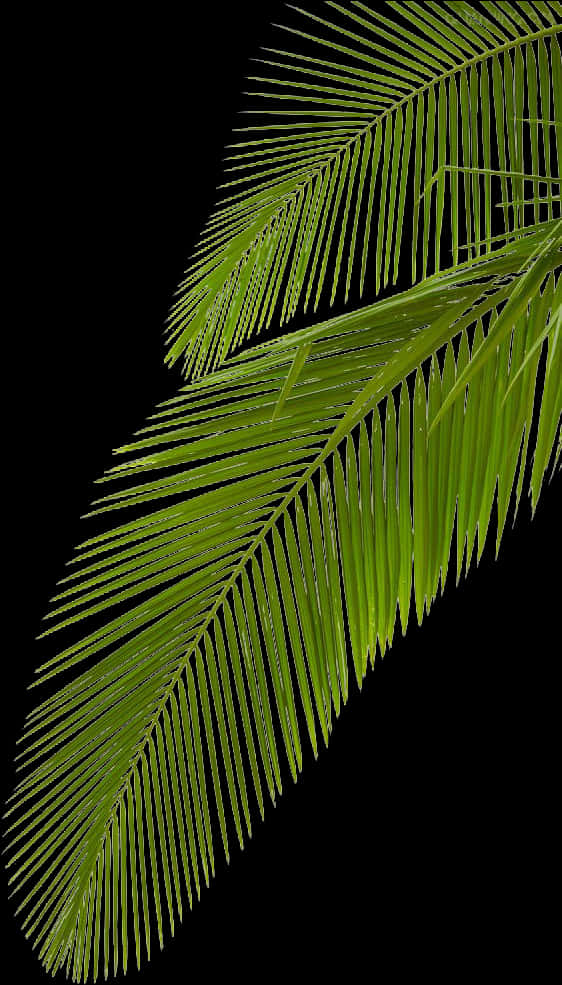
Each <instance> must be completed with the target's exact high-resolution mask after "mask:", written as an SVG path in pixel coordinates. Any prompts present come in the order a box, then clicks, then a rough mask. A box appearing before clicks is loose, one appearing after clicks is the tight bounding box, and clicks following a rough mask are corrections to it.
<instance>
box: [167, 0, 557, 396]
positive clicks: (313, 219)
mask: <svg viewBox="0 0 562 985" xmlns="http://www.w3.org/2000/svg"><path fill="white" fill-rule="evenodd" d="M289 6H292V5H289ZM324 7H327V8H329V11H328V14H327V16H326V17H323V16H319V15H318V14H316V13H311V12H307V11H304V10H300V8H294V10H295V12H296V20H295V24H296V25H298V26H293V25H289V26H287V27H286V28H284V30H285V31H286V32H288V33H289V34H290V35H292V36H297V37H298V39H299V44H300V46H301V50H300V51H299V52H298V53H296V52H294V51H291V50H290V49H285V48H266V49H265V50H264V52H263V57H262V58H260V59H258V61H259V62H260V63H261V64H262V65H263V69H262V73H263V74H260V75H258V74H256V75H254V76H252V77H251V79H252V81H253V82H254V83H256V86H257V87H258V88H257V90H256V91H253V92H252V95H254V96H257V97H259V98H260V100H261V106H260V107H259V108H258V109H257V110H255V112H256V113H258V114H259V117H260V119H259V121H258V122H257V123H256V124H255V125H254V126H252V125H250V126H248V127H245V128H242V133H241V139H240V140H239V141H238V143H236V144H235V145H234V147H233V148H232V153H231V154H230V155H229V157H228V158H227V165H228V167H227V175H226V177H227V180H226V182H225V184H224V185H223V186H222V188H223V189H224V193H225V196H226V197H225V198H223V200H222V201H221V202H220V203H219V205H218V206H217V208H216V210H215V211H214V213H213V214H212V215H211V217H210V219H209V221H208V223H207V224H206V226H205V228H204V230H203V233H202V236H201V239H200V241H199V244H198V248H197V250H196V252H195V254H194V256H193V259H192V263H191V266H190V267H189V269H188V270H187V272H186V277H185V279H184V281H183V282H182V284H181V285H180V287H179V289H178V297H177V300H176V301H175V303H174V305H173V308H172V311H171V313H170V317H169V326H168V330H169V350H168V356H167V360H168V361H169V362H170V363H174V362H175V361H176V360H178V359H180V358H181V359H183V361H184V365H185V371H186V373H193V375H194V376H195V377H197V376H200V375H201V374H202V373H204V372H205V371H206V370H207V369H209V368H212V367H215V366H216V365H218V364H220V363H221V362H223V361H224V359H225V358H226V357H227V356H228V354H229V353H230V352H231V351H232V350H233V349H234V348H235V347H237V346H239V345H240V344H241V343H243V342H244V341H245V340H246V339H248V338H249V337H250V336H251V335H252V334H254V333H257V332H260V331H261V330H262V329H264V328H268V327H269V326H270V325H271V321H272V318H273V317H274V316H275V319H276V323H278V324H281V325H283V324H284V323H285V322H286V321H287V320H289V319H290V318H291V317H292V316H293V315H294V314H295V312H296V311H297V308H298V306H299V305H302V308H303V310H304V311H307V310H308V308H309V305H311V306H312V307H313V308H314V310H316V308H317V305H318V303H319V300H320V298H321V297H322V296H323V294H324V293H325V294H326V296H329V300H330V303H333V302H334V300H335V298H336V296H339V297H342V298H343V300H345V301H347V300H348V297H349V295H350V292H351V291H352V290H355V291H356V293H357V294H358V295H359V296H362V295H363V291H364V288H365V285H366V283H368V280H367V279H369V282H372V283H373V286H374V288H375V290H376V293H377V294H378V293H379V291H380V290H381V289H383V288H384V287H386V286H387V285H388V284H389V283H390V282H391V281H392V282H394V283H395V282H396V279H397V276H398V270H399V261H400V257H401V254H403V253H404V244H405V243H406V244H408V258H407V259H408V262H409V263H410V264H411V277H412V282H414V281H415V280H416V278H418V277H419V276H421V277H425V276H426V275H427V273H428V271H431V270H434V271H436V270H438V269H439V268H440V266H441V265H442V262H443V257H442V255H441V254H442V237H443V232H444V231H445V230H447V231H449V230H450V235H451V243H452V257H445V258H444V260H445V266H448V265H449V264H450V262H451V259H452V262H453V263H457V262H458V259H459V253H460V251H461V249H462V247H461V243H462V242H463V240H472V241H478V242H479V246H478V247H475V248H474V249H473V255H476V254H477V253H478V254H479V255H481V254H483V253H485V252H487V251H488V250H489V249H490V248H491V238H492V210H493V206H494V200H497V201H502V202H506V201H507V200H508V199H511V201H512V202H513V203H517V204H513V205H512V206H511V208H509V207H508V206H507V205H505V206H504V210H503V214H504V228H505V230H506V231H507V230H509V229H512V228H514V227H520V226H522V225H523V224H524V222H525V214H524V206H523V205H521V204H520V203H521V201H522V200H523V199H524V179H523V177H522V175H523V173H524V167H523V161H524V159H525V156H526V155H528V156H529V158H530V159H531V161H532V173H534V174H536V175H539V174H540V175H542V176H543V178H544V179H546V180H547V181H549V183H550V184H549V188H548V191H549V192H550V193H555V192H556V185H557V184H558V183H559V162H560V157H561V141H562V131H561V129H560V127H559V126H558V123H559V122H560V121H562V96H561V93H562V67H561V57H560V46H559V42H558V39H557V34H558V33H559V32H560V30H561V26H562V20H561V16H560V14H561V10H562V8H561V6H560V4H558V3H549V4H534V3H519V2H516V3H510V4H504V3H478V4H467V3H447V4H434V3H425V4H418V3H415V4H412V3H407V4H405V3H385V4H382V5H378V6H377V7H376V8H373V9H371V8H370V7H368V6H366V5H365V4H363V3H357V2H352V3H349V4H346V5H343V4H339V3H333V2H329V3H326V4H325V5H324ZM328 15H329V17H330V18H331V19H327V17H328ZM306 52H309V53H306ZM264 121H265V122H264ZM552 122H553V123H554V124H555V126H551V123H552ZM508 172H509V173H510V174H511V177H508V176H507V173H508ZM434 178H435V180H434V181H432V179H434ZM428 184H430V187H429V188H428V191H427V194H426V195H424V196H423V198H421V197H420V196H421V193H422V190H423V189H424V187H425V186H427V185H428ZM447 185H448V188H449V195H448V203H450V204H449V206H448V207H447V208H446V207H445V204H446V198H445V191H446V187H447ZM539 187H540V186H539V182H538V180H534V181H533V194H534V197H535V200H536V201H535V205H534V221H535V222H539V221H540V219H541V218H543V217H547V218H553V217H555V216H557V215H560V204H559V202H557V201H555V199H554V198H553V199H552V200H548V201H546V202H545V203H541V202H540V200H539ZM558 190H559V187H558ZM412 192H413V195H414V199H415V206H414V212H413V216H412V217H410V216H408V215H405V202H406V200H407V198H406V196H407V194H409V193H410V194H411V193H412ZM431 242H433V244H434V245H433V249H432V250H430V243H431ZM409 244H411V246H410V245H409ZM431 254H432V255H431Z"/></svg>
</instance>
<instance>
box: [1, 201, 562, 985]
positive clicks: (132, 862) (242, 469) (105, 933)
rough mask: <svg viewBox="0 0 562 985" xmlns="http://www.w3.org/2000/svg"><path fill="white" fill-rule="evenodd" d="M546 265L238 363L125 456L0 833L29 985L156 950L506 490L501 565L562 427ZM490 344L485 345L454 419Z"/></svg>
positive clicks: (90, 547) (440, 279) (498, 275)
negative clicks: (527, 490) (522, 499)
mask: <svg viewBox="0 0 562 985" xmlns="http://www.w3.org/2000/svg"><path fill="white" fill-rule="evenodd" d="M561 246H562V223H561V222H560V220H558V221H557V220H552V221H551V222H547V223H544V224H542V225H541V228H540V229H539V230H538V231H537V232H535V233H532V234H529V235H525V236H522V237H519V238H517V239H516V240H515V241H514V242H513V243H512V244H510V245H509V246H508V247H506V248H504V249H503V250H499V251H496V253H494V254H493V255H492V256H491V257H489V258H488V257H487V258H483V259H478V260H472V261H469V262H468V263H466V264H465V265H463V266H461V267H460V268H458V269H457V270H455V271H453V272H450V273H445V274H440V275H435V276H434V277H433V278H430V279H429V280H427V281H426V282H424V283H423V284H421V285H420V286H418V287H415V288H412V289H411V290H410V291H408V292H406V293H405V294H401V295H398V296H396V297H395V298H392V299H389V300H386V301H382V302H379V303H377V304H374V305H372V306H369V307H367V308H365V309H361V310H360V311H358V312H355V313H351V314H348V315H345V316H341V317H339V318H335V319H332V320H331V321H328V322H325V323H323V324H320V325H317V326H314V327H312V328H311V329H308V330H305V331H302V332H299V333H294V334H293V335H288V336H286V337H285V338H283V339H280V340H278V341H275V342H271V343H268V344H265V345H263V346H261V347H259V348H258V349H256V350H252V351H251V352H250V353H249V354H246V356H244V357H239V358H235V359H233V360H231V361H230V362H229V363H228V364H227V365H226V366H225V367H224V368H223V369H222V370H221V371H218V372H217V373H216V374H213V375H211V376H209V377H208V378H207V379H206V380H204V381H201V382H200V383H195V384H191V385H188V386H187V387H185V388H184V390H183V391H182V392H181V393H180V394H179V395H178V397H176V398H175V399H174V400H172V401H169V402H168V403H167V404H166V405H164V406H163V407H162V408H161V409H160V410H159V412H158V413H157V414H156V415H155V417H154V418H153V420H152V421H151V422H150V424H149V426H148V427H147V428H146V429H145V430H144V431H143V432H141V433H140V434H139V436H138V440H137V441H135V442H134V443H133V444H131V445H129V446H128V447H127V448H125V449H123V451H124V452H125V453H126V455H127V460H126V462H125V463H124V464H122V465H118V466H116V467H115V468H114V469H113V470H112V471H111V472H110V474H109V475H108V476H107V479H108V480H112V481H115V479H117V480H121V484H120V488H119V490H118V491H116V492H109V493H108V494H107V495H106V496H105V497H104V498H103V499H102V500H100V501H99V502H98V503H97V504H96V506H95V508H96V511H98V512H99V511H102V512H110V513H111V512H113V511H115V510H120V511H121V510H128V511H131V510H132V517H131V518H130V519H127V518H125V519H124V521H123V522H122V523H121V524H120V525H119V526H117V527H115V528H114V529H113V530H112V531H109V532H108V533H107V534H106V535H101V536H97V537H95V538H93V539H92V540H90V541H87V542H86V543H85V544H84V545H82V548H81V550H80V553H79V555H78V557H77V558H76V562H77V563H78V568H77V570H75V571H73V573H72V574H71V575H70V576H69V577H68V578H66V579H65V581H64V583H63V585H62V586H61V587H62V590H61V592H60V594H59V595H58V596H57V598H56V599H55V608H54V610H53V612H52V615H53V616H54V617H55V618H56V620H57V628H61V627H64V626H68V625H69V624H72V623H74V622H80V623H81V622H82V620H86V619H88V618H89V617H91V616H92V615H94V614H97V613H99V612H100V611H103V610H108V612H109V619H108V621H107V622H106V623H105V625H103V627H102V628H98V629H94V630H93V631H92V632H90V633H89V634H88V633H87V634H86V635H85V636H83V637H82V639H80V641H79V642H77V643H76V644H74V645H72V646H70V647H67V648H66V649H65V650H64V651H63V652H62V653H61V654H60V655H59V656H58V657H57V658H56V659H55V660H53V661H50V662H49V663H48V664H46V665H44V666H43V667H42V668H41V670H40V679H41V680H44V679H45V678H48V677H50V676H52V675H54V674H57V673H59V672H60V671H62V670H67V669H68V668H70V667H73V666H76V665H78V664H80V663H82V662H84V661H86V660H88V666H87V669H86V670H84V671H82V673H80V674H79V675H78V676H76V677H75V678H74V679H73V680H72V681H71V683H69V684H66V685H65V686H63V687H62V688H61V689H60V690H59V691H58V692H57V693H55V694H54V695H53V696H52V697H51V698H48V699H47V700H46V701H44V702H43V703H42V704H41V705H39V707H38V708H37V710H36V711H35V712H34V713H33V714H32V715H31V716H30V718H29V721H28V724H27V728H26V733H25V737H24V741H25V751H24V752H23V753H22V754H21V765H22V766H23V767H24V768H25V770H26V773H25V776H24V778H23V779H22V781H21V783H20V785H19V786H18V789H17V791H16V793H15V795H14V799H13V804H12V805H11V808H10V812H11V813H12V812H16V813H15V817H14V821H13V826H12V828H11V830H10V838H11V845H10V850H11V859H10V864H11V872H12V879H13V881H14V885H15V886H16V887H17V888H18V890H19V892H20V894H23V897H24V898H23V902H22V904H21V906H22V908H23V909H24V912H25V914H26V915H25V921H24V926H25V929H26V933H28V934H30V935H31V936H33V938H34V940H35V942H36V945H37V946H38V948H39V953H40V955H41V957H42V960H43V962H44V963H45V966H46V967H47V968H50V969H52V970H56V969H57V968H58V967H60V966H66V968H67V970H68V971H69V972H70V973H71V974H72V976H73V977H74V978H75V979H77V980H80V979H83V980H85V979H86V978H87V976H88V974H89V973H90V972H93V974H94V977H95V976H96V975H97V974H98V971H99V970H100V966H101V965H102V964H103V966H104V969H105V971H106V972H107V969H108V966H109V965H110V964H112V965H113V968H114V970H115V971H116V970H117V968H118V966H119V965H121V966H122V967H123V968H126V967H127V962H128V960H129V958H128V952H129V950H134V951H135V953H136V960H137V961H140V957H141V952H143V951H145V952H146V953H147V954H150V947H151V941H153V939H154V935H155V934H156V935H157V937H158V938H159V939H160V941H162V937H163V934H164V925H168V926H169V927H170V929H171V930H172V932H173V930H174V925H175V921H176V920H177V919H181V916H182V912H183V907H184V906H185V905H186V902H187V903H189V905H191V902H192V899H193V897H194V895H198V894H199V892H200V888H201V886H202V884H203V883H208V881H209V878H210V876H211V875H212V873H213V872H214V859H215V854H216V851H217V845H216V838H217V832H216V830H214V826H213V823H212V821H211V817H217V818H218V819H219V827H220V836H221V839H222V843H223V849H224V851H225V852H226V856H227V858H228V856H229V852H230V850H231V845H232V841H233V840H235V841H238V842H239V843H240V844H241V845H242V844H243V843H244V839H245V837H246V836H247V834H249V833H250V831H251V825H252V820H253V816H254V815H255V810H256V807H257V808H258V810H259V813H260V814H261V815H262V816H263V814H264V810H265V801H266V798H267V796H268V795H269V797H270V798H271V800H272V801H273V802H275V798H276V796H277V795H278V794H279V793H280V792H281V787H282V779H283V771H284V768H285V767H284V764H283V759H284V756H286V759H287V763H288V767H289V771H290V773H291V775H292V776H293V779H295V778H296V776H297V773H298V771H299V770H300V768H301V764H302V743H303V741H304V736H303V735H302V734H301V733H302V730H303V722H304V723H305V725H304V728H305V733H306V734H307V735H308V740H309V741H310V742H311V744H312V748H313V750H314V752H315V754H316V752H317V749H318V743H319V741H321V740H323V741H324V742H327V741H328V736H329V733H330V731H331V728H332V724H333V718H334V716H337V715H338V713H339V710H340V706H341V702H342V701H344V702H345V700H346V698H347V694H348V686H349V685H348V676H349V670H350V669H351V671H352V674H353V675H354V676H355V678H356V680H357V682H358V684H359V686H361V682H362V679H363V676H364V674H365V672H366V668H367V664H368V661H369V660H370V661H371V662H373V661H374V659H375V654H376V651H377V647H378V648H379V649H380V651H381V652H384V651H385V649H386V647H387V646H388V645H389V643H390V642H391V641H392V637H393V633H394V627H395V621H396V617H397V605H398V606H399V609H400V615H401V621H402V628H403V630H405V629H406V626H407V622H408V613H409V608H410V596H411V594H412V588H413V596H414V600H415V608H416V612H417V617H418V619H419V620H421V619H422V617H423V614H424V611H425V610H427V609H429V607H430V605H431V601H432V599H433V598H434V597H435V595H436V593H437V591H438V589H439V585H440V584H441V586H443V584H444V582H445V578H446V575H447V569H448V564H449V554H450V547H451V536H452V531H453V525H454V520H455V515H456V518H457V531H458V544H457V577H458V575H459V574H460V571H461V567H462V561H463V555H464V554H466V559H467V566H468V564H469V563H470V559H471V557H472V554H473V548H474V543H475V540H476V536H477V538H478V552H479V553H480V552H481V550H482V547H483V543H484V540H485V537H486V531H487V528H488V521H489V517H490V512H491V508H492V503H493V500H494V495H495V490H496V485H497V494H498V507H499V524H498V544H499V540H500V538H501V532H502V529H503V524H504V522H505V516H506V511H507V506H508V503H509V499H510V494H511V490H512V487H513V486H514V483H515V480H516V475H517V466H518V462H520V464H519V473H518V475H519V477H518V480H517V483H516V489H517V497H519V496H520V494H521V491H522V484H523V475H524V467H525V459H526V456H527V454H528V437H529V430H530V424H531V419H532V416H533V408H534V406H535V403H536V407H535V411H536V412H537V413H538V415H539V425H538V433H537V434H538V436H537V443H536V447H535V449H534V465H533V472H532V479H531V490H532V495H533V498H534V502H536V498H537V496H538V494H539V490H540V485H541V482H542V479H543V476H544V473H545V469H546V467H547V464H548V461H549V458H550V453H551V449H552V447H553V445H554V443H555V441H556V435H557V432H558V428H559V418H560V413H561V410H562V394H561V376H562V374H561V357H560V345H559V333H560V325H559V317H558V315H557V316H556V318H557V320H556V322H555V321H554V319H553V313H555V312H558V311H559V308H560V301H561V293H560V292H561V288H562V284H561V281H560V278H559V277H558V278H556V277H555V275H554V274H553V271H554V270H555V268H556V267H557V265H559V263H560V257H561ZM514 277H515V281H514V280H513V278H514ZM474 325H475V331H474V334H473V335H472V332H469V329H470V327H471V326H474ZM506 326H509V328H508V329H507V331H506ZM494 333H495V334H494ZM469 336H470V339H471V341H469ZM485 338H486V339H494V338H495V339H498V340H499V339H501V342H499V344H498V345H495V346H494V347H493V357H492V358H489V359H487V360H486V361H485V362H483V365H482V368H481V369H480V370H478V371H477V372H476V373H475V374H474V375H471V377H470V382H469V384H468V390H467V396H466V402H465V400H464V399H463V400H455V401H453V402H452V403H451V404H450V406H448V408H447V406H446V405H447V397H448V395H449V394H450V393H451V392H452V391H453V389H454V387H455V381H456V380H460V381H462V378H463V376H462V374H463V373H465V372H466V370H467V368H469V367H470V365H471V362H472V360H473V359H475V358H476V357H477V355H478V353H479V352H481V351H482V348H483V346H484V345H485ZM453 339H455V340H456V341H455V343H453V341H452V340H453ZM541 339H542V343H541V342H540V340H541ZM457 343H458V345H457ZM542 345H546V346H547V348H548V359H547V370H546V376H545V385H544V389H543V392H542V394H538V395H537V396H536V399H535V393H534V389H535V377H536V371H537V364H538V360H539V356H540V351H541V347H542ZM303 353H304V354H303ZM299 354H301V355H300V358H299ZM427 359H430V360H431V362H430V372H429V376H428V379H427V380H426V379H425V378H424V376H423V374H422V371H421V370H420V368H419V367H420V365H421V364H422V363H423V362H424V361H425V360H427ZM297 360H298V370H295V369H294V367H295V363H296V362H297ZM521 368H522V371H521V372H520V369H521ZM411 374H414V378H415V383H414V386H413V394H412V395H410V393H409V390H408V385H407V383H408V379H409V377H410V375H411ZM464 392H465V388H463V393H464ZM441 408H445V410H444V413H443V414H442V415H441V417H440V419H439V422H438V424H437V425H436V426H435V427H432V425H433V424H434V422H436V419H437V417H438V415H439V412H440V409H441ZM381 414H382V416H381ZM522 443H523V447H522ZM139 455H140V456H141V457H139ZM558 455H559V452H558ZM131 456H133V457H132V458H131ZM123 481H124V485H123ZM412 561H413V563H412ZM124 606H125V608H123V607H124ZM112 607H116V611H117V614H116V615H115V616H114V617H113V618H112V617H111V610H112ZM48 631H49V632H50V631H51V630H48ZM347 641H349V656H348V646H347ZM93 656H96V657H97V658H98V659H97V662H95V663H93V664H92V663H91V659H90V658H92V657H93ZM299 721H300V723H301V724H300V725H299ZM130 938H131V941H130V942H129V939H130Z"/></svg>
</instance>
